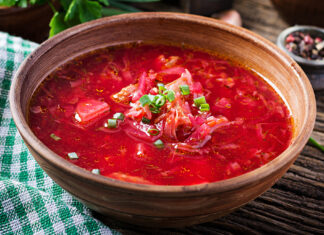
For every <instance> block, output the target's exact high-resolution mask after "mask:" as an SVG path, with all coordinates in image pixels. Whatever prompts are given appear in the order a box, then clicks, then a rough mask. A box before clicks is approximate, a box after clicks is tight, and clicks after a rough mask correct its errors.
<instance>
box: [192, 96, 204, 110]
mask: <svg viewBox="0 0 324 235" xmlns="http://www.w3.org/2000/svg"><path fill="white" fill-rule="evenodd" d="M194 103H195V105H196V107H198V108H199V107H200V105H202V104H206V99H205V96H200V97H198V98H196V99H194Z"/></svg>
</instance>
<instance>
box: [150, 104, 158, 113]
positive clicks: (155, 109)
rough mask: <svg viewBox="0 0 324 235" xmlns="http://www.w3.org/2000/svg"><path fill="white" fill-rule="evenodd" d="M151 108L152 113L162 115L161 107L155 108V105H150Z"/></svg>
mask: <svg viewBox="0 0 324 235" xmlns="http://www.w3.org/2000/svg"><path fill="white" fill-rule="evenodd" d="M149 108H150V111H151V112H152V113H160V110H159V107H157V106H155V105H154V104H150V106H149Z"/></svg>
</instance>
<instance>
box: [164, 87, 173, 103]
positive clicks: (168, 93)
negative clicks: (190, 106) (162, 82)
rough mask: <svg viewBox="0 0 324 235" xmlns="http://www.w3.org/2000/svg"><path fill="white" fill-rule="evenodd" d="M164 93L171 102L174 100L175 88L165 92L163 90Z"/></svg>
mask: <svg viewBox="0 0 324 235" xmlns="http://www.w3.org/2000/svg"><path fill="white" fill-rule="evenodd" d="M163 94H164V95H165V97H166V98H167V100H168V101H169V102H172V101H174V99H175V93H174V91H173V90H166V91H165V92H163Z"/></svg>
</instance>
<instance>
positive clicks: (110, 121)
mask: <svg viewBox="0 0 324 235" xmlns="http://www.w3.org/2000/svg"><path fill="white" fill-rule="evenodd" d="M107 124H108V125H107V127H108V128H110V129H113V128H116V127H117V119H113V118H112V119H108V121H107Z"/></svg>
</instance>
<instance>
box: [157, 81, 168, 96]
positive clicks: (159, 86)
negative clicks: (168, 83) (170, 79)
mask: <svg viewBox="0 0 324 235" xmlns="http://www.w3.org/2000/svg"><path fill="white" fill-rule="evenodd" d="M157 87H158V88H159V93H160V94H162V93H163V91H165V90H166V88H165V86H164V84H163V83H158V84H157Z"/></svg>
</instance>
